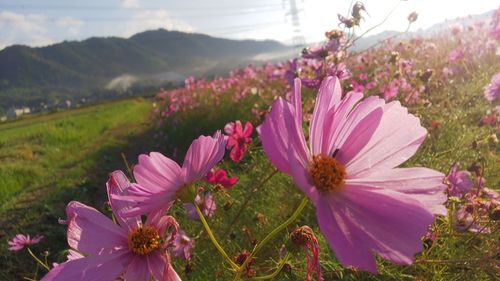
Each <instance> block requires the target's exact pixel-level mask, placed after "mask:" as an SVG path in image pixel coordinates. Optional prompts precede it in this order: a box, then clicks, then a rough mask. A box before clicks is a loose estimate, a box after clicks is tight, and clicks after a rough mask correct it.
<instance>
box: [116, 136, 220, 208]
mask: <svg viewBox="0 0 500 281" xmlns="http://www.w3.org/2000/svg"><path fill="white" fill-rule="evenodd" d="M225 146H226V141H225V140H224V137H223V136H222V134H221V132H220V131H217V132H216V133H215V135H214V136H213V137H208V136H200V137H199V138H198V139H196V140H194V141H193V143H192V144H191V146H190V147H189V149H188V151H187V153H186V156H185V158H184V163H183V164H182V168H181V167H180V166H179V165H178V164H177V163H175V161H173V160H171V159H169V158H167V157H165V156H163V155H162V154H161V153H159V152H151V153H150V154H149V155H145V154H141V155H139V163H138V164H137V165H136V166H135V167H134V178H135V180H136V181H137V184H132V185H131V186H130V188H129V189H128V193H129V194H130V195H128V196H118V195H113V196H114V197H115V199H117V200H121V201H128V202H131V204H132V206H133V207H132V208H130V209H129V210H127V211H126V212H125V213H126V214H125V215H126V216H137V215H142V214H146V213H149V212H152V211H158V210H161V209H168V208H169V207H170V205H171V204H172V202H173V201H174V200H176V199H177V198H178V196H179V193H180V192H181V191H182V190H183V189H184V188H189V186H190V185H192V183H194V182H196V181H198V180H200V179H202V178H203V177H205V175H206V174H207V173H208V172H209V171H210V169H212V168H213V167H214V166H215V165H216V164H217V163H218V162H219V161H221V160H222V158H223V157H224V152H225Z"/></svg>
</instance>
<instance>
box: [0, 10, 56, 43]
mask: <svg viewBox="0 0 500 281" xmlns="http://www.w3.org/2000/svg"><path fill="white" fill-rule="evenodd" d="M53 42H54V40H53V39H52V38H51V37H50V36H49V35H48V29H47V17H46V16H44V15H40V14H29V15H22V14H17V13H14V12H10V11H3V12H0V47H2V48H3V47H5V46H8V45H12V44H15V43H21V44H27V45H30V46H44V45H48V44H51V43H53Z"/></svg>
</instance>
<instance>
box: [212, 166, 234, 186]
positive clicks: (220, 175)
mask: <svg viewBox="0 0 500 281" xmlns="http://www.w3.org/2000/svg"><path fill="white" fill-rule="evenodd" d="M205 180H206V181H207V182H208V183H211V184H214V185H218V184H220V185H222V186H223V187H224V188H228V189H229V188H231V187H232V186H233V185H235V184H236V182H237V181H238V178H237V177H236V176H234V177H230V178H228V176H227V172H226V171H225V170H224V169H212V170H211V171H210V172H208V174H207V176H206V177H205Z"/></svg>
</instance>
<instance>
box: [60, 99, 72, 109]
mask: <svg viewBox="0 0 500 281" xmlns="http://www.w3.org/2000/svg"><path fill="white" fill-rule="evenodd" d="M57 108H59V109H70V108H71V101H69V100H66V101H63V102H60V103H59V104H58V105H57Z"/></svg>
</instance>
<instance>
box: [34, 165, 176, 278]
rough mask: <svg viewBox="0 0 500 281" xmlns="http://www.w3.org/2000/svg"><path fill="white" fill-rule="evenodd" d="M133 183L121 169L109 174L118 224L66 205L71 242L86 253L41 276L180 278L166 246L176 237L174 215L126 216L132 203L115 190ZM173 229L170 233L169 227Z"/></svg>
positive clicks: (123, 190) (83, 207)
mask: <svg viewBox="0 0 500 281" xmlns="http://www.w3.org/2000/svg"><path fill="white" fill-rule="evenodd" d="M129 187H130V182H129V181H128V179H127V178H126V176H125V175H124V174H123V173H122V172H121V171H115V172H113V173H112V174H111V176H110V178H109V180H108V182H107V189H108V196H109V200H110V203H111V208H112V210H113V214H114V215H115V218H116V219H117V221H118V223H119V225H117V224H115V223H113V221H112V220H110V219H109V218H108V217H106V216H105V215H103V214H101V213H100V212H99V211H97V210H96V209H94V208H92V207H89V206H86V205H84V204H82V203H80V202H76V201H72V202H70V203H69V204H68V206H67V208H66V214H67V216H68V233H67V236H68V244H69V246H70V247H71V248H73V249H75V250H77V251H79V252H81V253H85V254H86V255H85V257H80V258H78V257H75V258H74V259H73V258H69V260H68V261H67V262H64V263H62V264H59V265H58V266H56V267H54V268H53V269H52V270H51V271H50V272H49V273H47V275H45V277H43V279H42V281H52V280H61V281H63V280H116V279H117V278H118V277H120V276H122V275H123V277H124V279H125V280H142V281H148V280H150V277H153V278H154V279H155V280H169V281H174V280H180V278H179V276H178V275H177V273H176V272H175V271H174V269H173V268H172V266H171V265H170V257H169V255H168V253H167V248H168V247H171V246H172V244H173V241H174V240H175V238H176V236H177V230H178V225H177V222H176V221H175V219H174V218H173V217H170V216H162V215H161V214H159V213H158V214H155V215H150V216H149V217H148V218H147V220H146V222H145V223H143V222H142V220H141V217H140V216H135V217H128V218H127V217H124V216H123V211H124V210H127V209H129V208H131V206H130V204H129V203H126V202H120V201H115V200H113V198H112V197H111V196H110V195H111V194H126V193H127V189H128V188H129ZM171 228H173V231H172V232H171V233H168V230H169V229H171Z"/></svg>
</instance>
